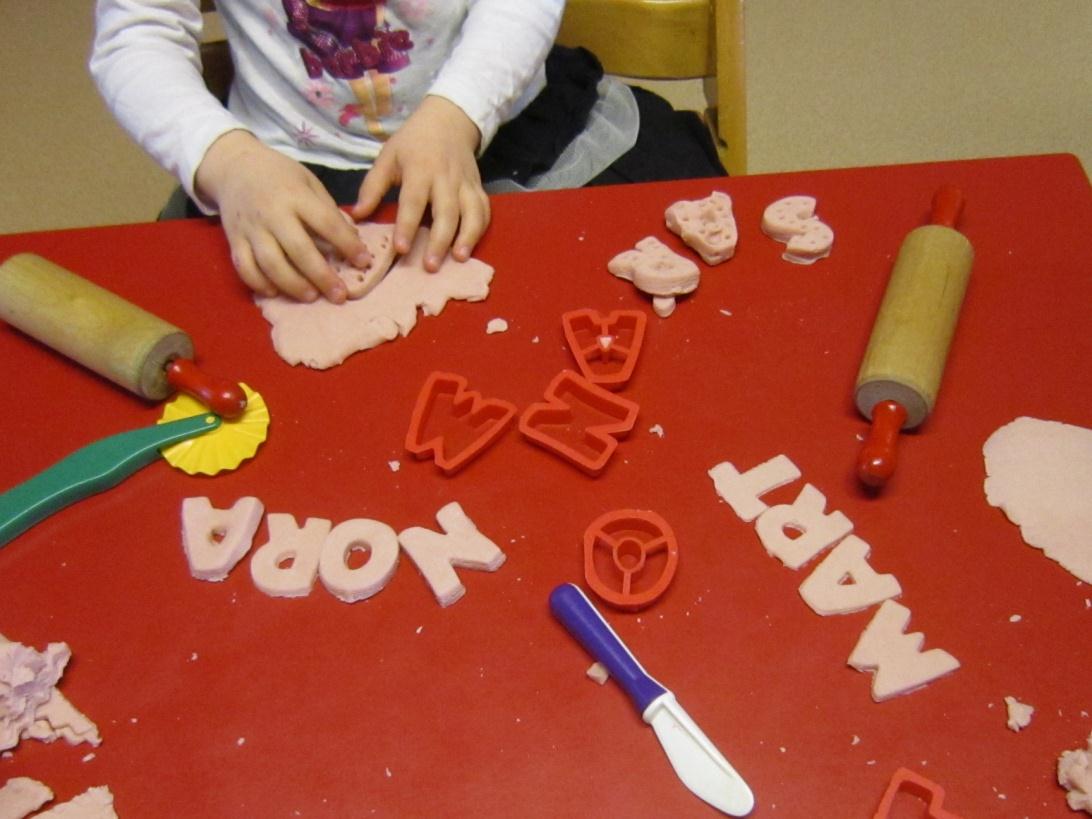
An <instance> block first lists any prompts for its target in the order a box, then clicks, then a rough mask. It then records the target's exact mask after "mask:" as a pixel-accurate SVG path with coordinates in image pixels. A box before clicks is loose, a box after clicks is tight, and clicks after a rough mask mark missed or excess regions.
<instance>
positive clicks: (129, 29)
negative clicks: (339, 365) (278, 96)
mask: <svg viewBox="0 0 1092 819" xmlns="http://www.w3.org/2000/svg"><path fill="white" fill-rule="evenodd" d="M95 15H96V17H95V21H96V30H95V40H94V43H93V47H92V53H91V63H90V69H91V74H92V76H93V77H94V79H95V81H96V83H97V84H98V87H99V90H100V92H101V93H102V96H103V98H104V99H105V101H106V104H107V106H108V107H109V108H110V110H111V111H112V112H113V113H114V115H115V116H116V117H117V119H118V121H119V122H120V123H121V124H122V126H123V127H124V128H125V129H126V130H127V131H128V132H129V133H130V134H131V135H132V136H133V138H134V139H136V140H137V142H139V143H140V144H141V146H143V147H144V148H145V150H147V151H148V152H149V153H150V154H151V155H152V157H153V158H155V159H156V160H157V161H158V162H159V163H160V164H161V165H162V166H163V167H164V168H166V169H167V170H168V171H169V172H171V173H172V174H173V175H174V176H175V177H177V178H178V179H179V180H180V181H181V182H182V186H183V187H184V188H185V189H186V192H187V193H188V194H190V196H191V197H193V199H194V201H196V202H198V204H200V205H201V206H202V209H204V210H205V212H206V213H214V212H215V211H216V209H217V208H219V209H220V210H221V213H222V220H223V225H224V231H225V233H226V234H227V237H228V241H229V243H230V244H231V250H232V257H233V260H234V261H235V263H236V269H237V270H238V271H239V275H240V277H241V278H242V279H243V280H244V281H245V282H246V283H247V285H248V286H250V287H251V288H253V289H255V290H257V291H259V292H271V290H272V287H276V288H277V289H279V290H283V291H285V292H287V293H289V294H291V295H293V296H295V297H297V298H307V297H309V296H311V297H313V295H312V294H314V293H315V290H316V288H317V289H318V290H321V291H322V292H323V293H324V294H325V295H326V296H327V297H328V298H331V299H332V300H335V301H337V300H341V299H343V298H344V295H343V292H344V291H343V289H342V288H340V287H339V283H340V279H338V277H337V276H336V274H335V273H334V272H333V270H332V269H331V268H330V266H329V265H328V264H326V262H325V260H324V259H322V257H321V255H320V254H319V253H318V250H317V249H316V248H315V246H314V240H313V239H311V238H310V237H307V238H308V240H307V241H303V240H301V238H300V237H301V236H306V233H307V231H308V230H310V231H312V232H313V233H314V234H315V235H316V236H319V237H321V238H323V239H326V240H327V241H329V242H330V244H331V245H332V246H333V247H334V248H335V249H336V250H338V251H339V252H340V253H341V254H342V255H344V256H345V257H346V258H348V259H354V258H357V256H358V255H359V254H361V253H362V252H364V246H363V244H362V243H361V242H360V239H359V237H358V236H357V235H356V232H355V231H354V230H352V228H351V227H350V226H349V225H348V223H347V221H346V220H345V219H344V218H342V216H341V214H340V212H339V211H338V209H337V207H336V205H334V203H333V201H332V200H331V199H330V198H329V196H328V195H326V193H325V191H321V186H319V185H318V182H317V181H316V180H314V177H313V176H312V175H311V174H310V172H308V171H307V170H306V169H305V168H303V166H302V165H299V163H297V162H295V161H294V160H292V159H289V158H287V157H285V156H283V155H281V154H279V153H277V152H275V151H273V150H271V149H269V148H266V147H265V146H263V145H261V144H260V143H258V141H257V139H255V138H254V137H252V136H250V135H249V133H247V132H246V131H245V130H243V129H244V126H243V125H242V123H240V122H239V121H238V120H237V119H236V118H235V117H234V116H233V115H232V114H231V113H230V112H228V111H227V110H226V109H225V108H224V107H223V105H221V104H220V102H219V100H217V99H216V98H215V97H214V96H213V95H212V94H211V93H210V92H209V91H208V89H207V88H206V87H205V84H204V80H203V79H202V77H201V71H200V56H199V54H200V52H199V45H198V42H199V40H198V38H199V36H200V32H201V27H202V22H203V21H202V18H201V14H200V11H199V9H198V7H197V0H157V2H149V0H98V4H97V6H96V10H95ZM244 145H245V146H246V147H247V150H245V151H242V150H240V149H241V147H242V146H244ZM228 148H233V149H234V150H233V151H232V152H231V156H233V157H234V158H235V159H236V160H237V164H236V165H235V166H234V167H232V170H231V175H232V176H234V177H237V178H234V179H227V178H226V177H227V176H228V175H229V174H228V173H227V168H229V167H231V165H230V164H229V163H225V162H224V159H225V157H226V156H228V152H227V149H228ZM199 173H200V177H201V178H200V182H201V183H203V184H201V185H199V184H198V181H199V180H198V176H199ZM260 191H264V193H261V192H260ZM272 191H276V193H271V192H272ZM319 191H321V193H320V192H319ZM296 197H298V200H297V199H296ZM284 200H287V201H284Z"/></svg>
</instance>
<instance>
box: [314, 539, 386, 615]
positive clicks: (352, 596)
mask: <svg viewBox="0 0 1092 819" xmlns="http://www.w3.org/2000/svg"><path fill="white" fill-rule="evenodd" d="M354 550H361V551H366V552H367V553H368V559H367V561H366V562H365V563H364V564H363V565H361V566H359V567H356V568H350V567H349V556H350V554H351V553H352V552H353V551H354ZM397 568H398V535H397V534H395V531H394V529H392V528H391V527H390V526H388V525H387V524H385V523H380V522H379V521H377V520H366V519H364V518H358V519H354V520H347V521H345V522H344V523H339V524H338V525H337V526H335V527H334V528H333V530H332V531H331V532H330V534H328V535H327V536H326V540H325V541H324V543H323V546H322V556H321V557H320V558H319V578H321V580H322V585H324V586H325V587H326V588H327V589H328V590H329V591H330V593H331V594H332V595H334V596H335V597H337V598H339V599H341V600H344V601H345V602H346V603H355V602H356V601H357V600H364V599H366V598H368V597H371V596H372V595H374V594H377V593H379V592H381V591H382V590H383V588H384V587H385V586H386V585H387V583H388V582H390V579H391V577H392V576H393V575H394V570H395V569H397Z"/></svg>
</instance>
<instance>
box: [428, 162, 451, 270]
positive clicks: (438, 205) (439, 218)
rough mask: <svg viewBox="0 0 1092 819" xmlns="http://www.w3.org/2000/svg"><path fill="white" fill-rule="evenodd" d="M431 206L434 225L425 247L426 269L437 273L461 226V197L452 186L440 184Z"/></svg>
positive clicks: (436, 188)
mask: <svg viewBox="0 0 1092 819" xmlns="http://www.w3.org/2000/svg"><path fill="white" fill-rule="evenodd" d="M430 207H431V209H432V227H431V228H430V229H429V234H428V246H427V247H426V248H425V270H427V271H429V272H430V273H435V272H436V271H437V270H439V269H440V265H441V264H443V261H444V256H446V255H447V251H448V249H449V248H450V247H451V240H452V239H454V238H455V231H456V230H457V229H458V227H459V218H460V213H459V199H458V197H457V195H456V194H455V191H454V190H453V189H452V188H451V187H450V186H448V185H442V184H438V185H436V186H435V187H434V188H433V191H432V202H431V203H430Z"/></svg>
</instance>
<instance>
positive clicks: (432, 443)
mask: <svg viewBox="0 0 1092 819" xmlns="http://www.w3.org/2000/svg"><path fill="white" fill-rule="evenodd" d="M515 415H516V405H515V404H512V403H511V402H509V401H504V400H502V399H500V398H482V396H481V393H479V392H474V391H473V390H468V389H467V388H466V379H465V378H464V377H463V376H461V375H456V374H454V373H445V372H433V373H432V374H430V375H429V377H428V379H427V380H426V381H425V384H424V386H423V387H421V392H420V393H418V395H417V404H416V405H415V406H414V408H413V415H412V416H411V417H410V425H409V431H408V432H407V433H406V449H407V450H409V451H410V452H412V453H413V454H414V455H416V456H417V457H418V458H428V457H429V456H432V458H433V460H435V461H436V465H437V466H438V467H440V469H442V470H443V471H444V472H445V473H446V474H448V475H451V474H454V473H455V472H458V471H459V470H460V469H462V468H463V467H464V466H466V465H467V464H468V463H470V461H472V460H473V459H474V458H476V457H477V456H478V455H480V454H481V453H482V452H483V451H485V450H486V449H487V448H488V447H489V446H490V445H491V444H493V443H495V442H496V441H497V439H498V438H500V436H501V433H503V432H504V430H505V428H506V427H507V426H508V423H509V422H510V421H511V420H512V419H513V418H514V417H515Z"/></svg>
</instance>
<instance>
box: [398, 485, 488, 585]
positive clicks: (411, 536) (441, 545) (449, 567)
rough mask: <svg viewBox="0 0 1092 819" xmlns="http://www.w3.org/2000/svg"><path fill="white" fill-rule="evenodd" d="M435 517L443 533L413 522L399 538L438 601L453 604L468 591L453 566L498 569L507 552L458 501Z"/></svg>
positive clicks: (479, 569)
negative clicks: (479, 526)
mask: <svg viewBox="0 0 1092 819" xmlns="http://www.w3.org/2000/svg"><path fill="white" fill-rule="evenodd" d="M436 521H437V522H438V523H439V524H440V528H442V529H443V530H444V534H442V535H441V534H440V533H439V532H433V531H432V530H431V529H425V528H422V527H420V526H414V527H411V528H409V529H406V530H404V531H402V532H399V534H398V542H399V543H401V544H402V548H403V549H405V550H406V554H408V555H409V556H410V559H411V560H412V561H413V562H414V563H415V564H416V565H417V568H418V570H420V572H421V575H422V576H423V577H424V578H425V581H426V582H427V583H428V585H429V587H430V588H431V589H432V593H433V594H435V595H436V600H437V601H438V602H439V604H440V605H441V606H450V605H451V604H452V603H454V602H455V601H457V600H458V599H459V598H460V597H462V596H463V595H464V594H465V593H466V587H465V586H463V584H462V583H461V582H460V581H459V575H458V574H456V572H455V569H454V568H453V567H455V566H460V567H463V568H467V569H477V570H478V571H483V572H495V571H496V570H497V569H499V568H500V567H501V565H502V564H503V563H504V561H505V557H506V556H505V554H504V552H502V551H501V550H500V549H499V548H497V545H496V544H495V543H493V541H491V540H490V539H489V538H487V537H486V536H485V535H483V534H482V533H481V532H479V531H478V527H477V526H475V525H474V521H472V520H471V519H470V518H469V517H468V516H467V514H466V513H465V512H464V511H463V508H462V507H461V506H460V505H459V504H458V503H456V502H452V503H449V504H447V506H444V507H443V508H441V509H440V511H438V512H437V513H436Z"/></svg>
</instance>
